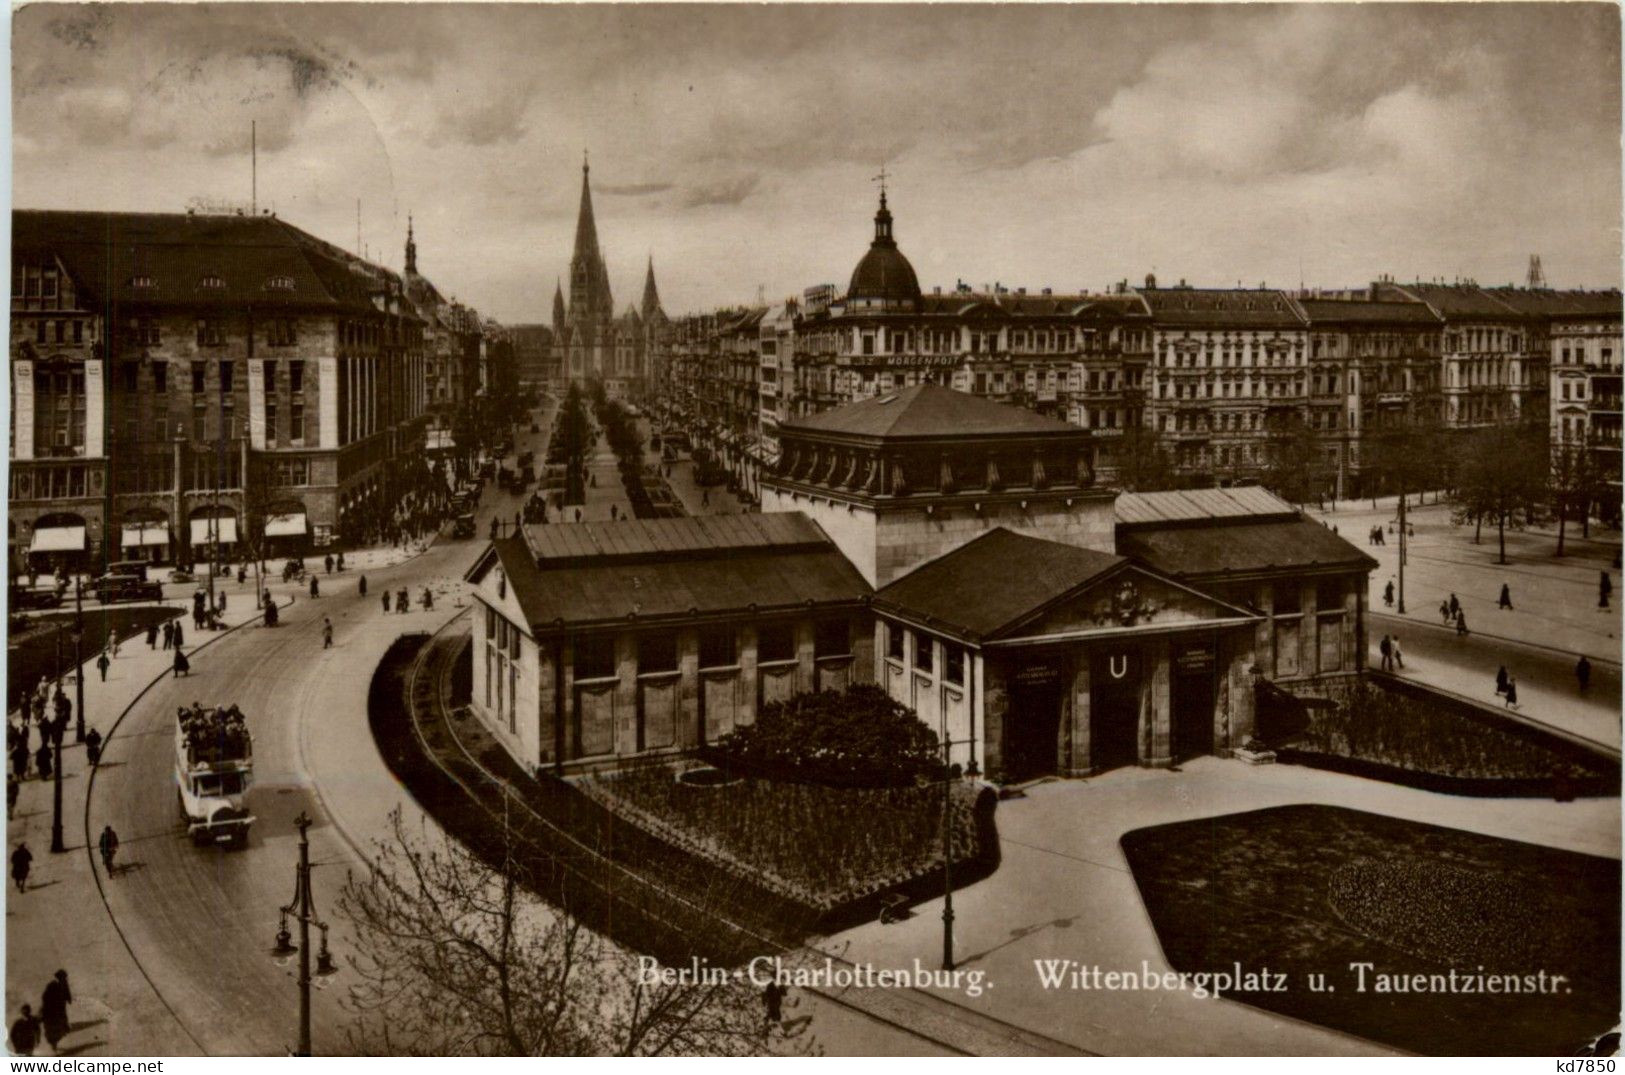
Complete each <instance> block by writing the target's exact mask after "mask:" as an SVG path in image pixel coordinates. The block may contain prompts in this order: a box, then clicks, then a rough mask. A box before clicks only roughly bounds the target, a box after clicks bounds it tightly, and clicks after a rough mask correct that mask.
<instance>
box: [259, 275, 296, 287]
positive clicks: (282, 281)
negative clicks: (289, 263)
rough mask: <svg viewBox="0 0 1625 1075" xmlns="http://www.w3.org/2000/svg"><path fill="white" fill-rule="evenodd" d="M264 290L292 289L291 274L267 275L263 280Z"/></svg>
mask: <svg viewBox="0 0 1625 1075" xmlns="http://www.w3.org/2000/svg"><path fill="white" fill-rule="evenodd" d="M265 290H267V291H292V290H293V277H291V276H272V277H269V278H268V279H267V280H266V281H265Z"/></svg>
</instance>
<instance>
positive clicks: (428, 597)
mask: <svg viewBox="0 0 1625 1075" xmlns="http://www.w3.org/2000/svg"><path fill="white" fill-rule="evenodd" d="M423 611H425V612H433V611H434V594H432V593H430V592H429V588H428V587H427V586H425V587H424V588H423Z"/></svg>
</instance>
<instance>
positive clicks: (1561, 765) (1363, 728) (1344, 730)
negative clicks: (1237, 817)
mask: <svg viewBox="0 0 1625 1075" xmlns="http://www.w3.org/2000/svg"><path fill="white" fill-rule="evenodd" d="M1308 712H1309V720H1308V727H1307V728H1306V729H1305V731H1304V732H1303V734H1302V735H1301V736H1300V737H1299V738H1298V739H1297V741H1296V742H1294V743H1292V744H1291V746H1292V747H1293V748H1296V750H1295V751H1287V752H1284V753H1283V757H1285V756H1286V755H1287V754H1290V753H1294V752H1302V753H1305V754H1310V755H1314V754H1318V755H1323V756H1329V757H1331V758H1334V759H1345V758H1346V759H1350V760H1353V761H1356V762H1365V763H1374V764H1375V765H1379V766H1389V767H1392V768H1395V769H1400V770H1406V771H1410V772H1416V773H1424V774H1431V775H1433V776H1438V777H1444V778H1448V779H1454V780H1463V781H1475V782H1482V781H1509V782H1511V781H1521V782H1527V781H1549V780H1550V779H1551V778H1552V776H1553V775H1554V774H1562V775H1563V776H1564V777H1565V778H1566V779H1570V780H1573V781H1577V782H1579V783H1581V784H1584V785H1589V784H1591V783H1594V782H1597V781H1603V782H1607V781H1609V780H1611V779H1617V777H1618V767H1617V766H1610V765H1609V764H1608V763H1607V762H1606V761H1605V760H1604V759H1602V758H1600V757H1596V756H1594V755H1591V754H1590V753H1588V752H1586V751H1584V750H1579V749H1576V748H1573V747H1571V746H1569V745H1568V744H1566V743H1561V742H1559V741H1556V740H1554V739H1552V738H1551V737H1550V736H1547V735H1545V734H1544V733H1541V732H1539V731H1538V730H1536V729H1527V728H1523V727H1517V726H1513V725H1505V726H1498V725H1497V724H1496V723H1494V722H1493V720H1492V719H1491V718H1490V717H1489V716H1488V715H1486V716H1485V717H1483V718H1479V717H1478V716H1477V715H1476V714H1475V715H1471V716H1470V715H1468V714H1466V713H1463V712H1460V711H1452V710H1451V709H1449V708H1446V707H1445V706H1444V705H1442V704H1439V703H1435V702H1431V701H1428V700H1425V699H1423V698H1414V697H1410V696H1408V695H1406V694H1402V693H1399V692H1397V691H1393V690H1388V689H1384V688H1379V687H1374V686H1372V685H1370V684H1362V685H1360V686H1359V687H1357V688H1355V689H1354V690H1353V691H1351V692H1350V693H1349V695H1348V697H1347V698H1346V699H1344V700H1342V701H1339V702H1338V704H1337V705H1336V706H1334V707H1315V708H1311V709H1310V710H1309V711H1308Z"/></svg>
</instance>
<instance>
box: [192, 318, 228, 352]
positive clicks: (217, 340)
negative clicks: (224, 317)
mask: <svg viewBox="0 0 1625 1075" xmlns="http://www.w3.org/2000/svg"><path fill="white" fill-rule="evenodd" d="M225 342H226V339H225V331H224V330H223V329H222V328H221V327H220V322H219V320H218V319H216V318H212V317H200V318H198V323H197V344H198V346H199V347H219V346H220V345H221V344H223V343H225Z"/></svg>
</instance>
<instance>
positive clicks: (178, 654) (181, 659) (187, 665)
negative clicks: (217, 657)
mask: <svg viewBox="0 0 1625 1075" xmlns="http://www.w3.org/2000/svg"><path fill="white" fill-rule="evenodd" d="M173 673H174V675H173V678H175V679H179V678H180V677H181V676H190V675H191V674H192V662H191V661H188V660H187V659H186V654H185V652H183V651H182V650H181V648H180V647H179V646H176V647H175V667H174V669H173Z"/></svg>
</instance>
